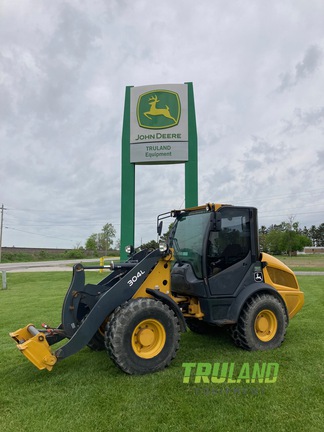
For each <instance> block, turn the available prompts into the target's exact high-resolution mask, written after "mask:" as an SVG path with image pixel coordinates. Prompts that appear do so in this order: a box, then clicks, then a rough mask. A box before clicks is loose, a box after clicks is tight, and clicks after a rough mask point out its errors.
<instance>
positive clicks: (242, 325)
mask: <svg viewBox="0 0 324 432" xmlns="http://www.w3.org/2000/svg"><path fill="white" fill-rule="evenodd" d="M287 325H288V318H287V314H286V311H285V309H284V307H283V305H282V303H281V302H280V300H279V299H277V298H276V297H274V296H273V295H271V294H265V293H263V294H256V295H255V296H253V297H252V298H250V299H249V300H248V301H247V302H246V304H245V305H244V307H243V309H242V311H241V314H240V317H239V320H238V322H237V324H236V325H235V326H234V327H233V328H232V338H233V339H234V343H235V344H236V345H237V346H240V347H241V348H243V349H246V350H248V351H256V350H260V351H265V350H271V349H275V348H278V347H279V346H280V345H281V344H282V342H283V340H284V338H285V334H286V329H287Z"/></svg>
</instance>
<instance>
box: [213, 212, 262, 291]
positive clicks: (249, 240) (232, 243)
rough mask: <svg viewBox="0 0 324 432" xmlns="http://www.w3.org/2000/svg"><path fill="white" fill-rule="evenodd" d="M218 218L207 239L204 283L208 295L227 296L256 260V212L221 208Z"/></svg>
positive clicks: (234, 289)
mask: <svg viewBox="0 0 324 432" xmlns="http://www.w3.org/2000/svg"><path fill="white" fill-rule="evenodd" d="M219 215H220V216H221V217H220V218H219ZM219 219H220V223H218V227H217V229H212V230H211V231H210V232H209V236H208V242H207V252H206V262H205V266H204V267H205V270H206V278H205V280H207V283H208V286H209V290H210V294H211V296H231V295H233V294H234V293H235V291H236V289H237V288H238V286H239V285H240V283H241V282H242V280H243V278H244V276H245V275H246V273H247V271H248V270H249V268H250V267H251V264H252V262H255V260H256V254H257V251H256V248H258V247H257V246H256V245H257V243H258V240H257V232H256V229H255V227H256V226H257V224H256V209H251V208H247V207H221V208H220V209H219V211H218V220H219Z"/></svg>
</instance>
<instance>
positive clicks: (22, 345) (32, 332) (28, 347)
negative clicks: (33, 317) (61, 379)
mask: <svg viewBox="0 0 324 432" xmlns="http://www.w3.org/2000/svg"><path fill="white" fill-rule="evenodd" d="M9 335H10V336H11V337H12V338H13V339H14V340H15V341H16V342H17V348H18V349H19V351H20V352H21V353H22V354H24V356H25V357H27V359H28V360H29V361H30V362H31V363H33V364H34V365H35V366H36V367H37V368H38V369H40V370H42V369H47V370H49V371H51V370H52V369H53V366H54V365H55V363H56V362H57V358H56V357H55V355H53V354H52V352H51V349H50V347H49V344H48V342H47V340H46V337H45V334H44V333H42V332H40V331H39V330H37V329H36V328H35V327H34V326H33V324H28V325H27V326H26V327H24V328H21V329H19V330H16V331H15V332H12V333H9Z"/></svg>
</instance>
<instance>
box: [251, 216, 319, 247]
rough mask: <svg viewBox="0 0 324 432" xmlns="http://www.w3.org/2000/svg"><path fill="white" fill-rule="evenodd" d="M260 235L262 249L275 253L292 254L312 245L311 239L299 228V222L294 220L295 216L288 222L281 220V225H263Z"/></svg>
mask: <svg viewBox="0 0 324 432" xmlns="http://www.w3.org/2000/svg"><path fill="white" fill-rule="evenodd" d="M259 236H260V240H261V241H262V243H261V246H262V250H263V251H264V252H270V253H272V254H274V255H280V254H282V253H287V254H289V255H291V254H292V253H293V252H296V251H301V250H303V249H304V247H305V246H310V245H311V240H310V239H309V237H307V236H306V235H305V234H304V231H302V230H301V229H300V228H299V223H298V222H293V218H290V220H289V221H288V222H281V224H280V225H271V226H270V227H269V228H267V229H265V227H261V229H260V230H259Z"/></svg>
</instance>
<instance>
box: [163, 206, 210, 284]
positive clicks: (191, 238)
mask: <svg viewBox="0 0 324 432" xmlns="http://www.w3.org/2000/svg"><path fill="white" fill-rule="evenodd" d="M209 218H210V213H206V212H204V213H189V214H184V215H182V216H180V217H179V219H178V220H177V222H176V224H175V226H174V228H173V230H172V232H171V235H170V246H171V247H172V248H173V249H174V254H175V258H176V260H177V261H178V262H186V263H189V264H191V266H192V268H193V270H194V272H195V274H196V276H197V277H198V278H202V256H203V246H204V236H205V232H206V226H207V224H208V221H209Z"/></svg>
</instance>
